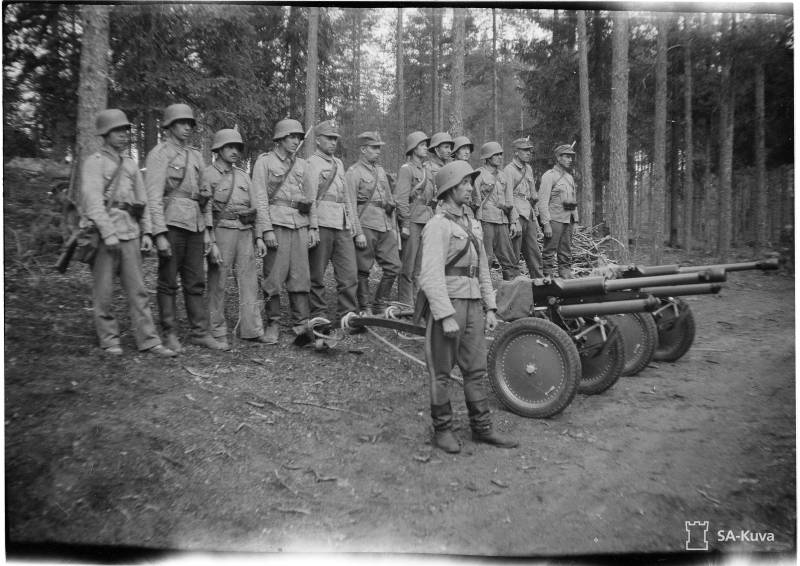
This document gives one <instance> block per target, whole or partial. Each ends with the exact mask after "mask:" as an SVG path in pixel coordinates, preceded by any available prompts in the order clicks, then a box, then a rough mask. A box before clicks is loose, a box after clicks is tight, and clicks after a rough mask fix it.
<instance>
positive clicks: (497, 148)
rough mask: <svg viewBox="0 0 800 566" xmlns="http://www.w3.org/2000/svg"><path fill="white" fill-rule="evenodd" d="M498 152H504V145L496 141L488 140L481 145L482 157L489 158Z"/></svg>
mask: <svg viewBox="0 0 800 566" xmlns="http://www.w3.org/2000/svg"><path fill="white" fill-rule="evenodd" d="M498 153H503V146H501V145H500V144H499V143H497V142H496V141H490V142H486V143H485V144H483V145H482V146H481V159H489V158H490V157H491V156H493V155H497V154H498Z"/></svg>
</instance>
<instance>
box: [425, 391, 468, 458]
mask: <svg viewBox="0 0 800 566" xmlns="http://www.w3.org/2000/svg"><path fill="white" fill-rule="evenodd" d="M431 419H432V420H433V445H434V446H436V447H437V448H441V449H442V450H444V451H445V452H449V453H450V454H457V453H458V452H460V451H461V444H460V443H459V442H458V439H457V438H456V436H455V435H454V434H453V407H452V406H451V405H450V401H448V402H447V403H442V404H441V405H431Z"/></svg>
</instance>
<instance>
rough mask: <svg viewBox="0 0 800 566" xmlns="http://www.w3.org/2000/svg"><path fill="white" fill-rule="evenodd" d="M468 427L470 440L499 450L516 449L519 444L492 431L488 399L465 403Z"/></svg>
mask: <svg viewBox="0 0 800 566" xmlns="http://www.w3.org/2000/svg"><path fill="white" fill-rule="evenodd" d="M467 412H468V414H469V426H470V428H471V429H472V440H474V441H475V442H483V443H485V444H491V445H493V446H499V447H500V448H516V447H517V446H519V442H517V441H516V440H514V439H513V438H508V437H505V436H502V435H501V434H498V433H497V432H496V431H494V430H493V429H492V417H491V415H490V414H489V401H488V399H481V400H480V401H467Z"/></svg>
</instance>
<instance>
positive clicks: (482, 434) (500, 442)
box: [472, 428, 519, 448]
mask: <svg viewBox="0 0 800 566" xmlns="http://www.w3.org/2000/svg"><path fill="white" fill-rule="evenodd" d="M472 440H474V441H475V442H480V443H483V444H491V445H492V446H497V447H498V448H516V447H517V446H519V442H518V441H517V440H515V439H513V438H511V437H509V436H504V435H502V434H499V433H498V432H496V431H494V430H492V429H491V428H489V429H488V430H473V431H472Z"/></svg>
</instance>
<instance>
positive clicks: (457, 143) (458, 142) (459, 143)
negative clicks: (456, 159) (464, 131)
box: [453, 136, 475, 153]
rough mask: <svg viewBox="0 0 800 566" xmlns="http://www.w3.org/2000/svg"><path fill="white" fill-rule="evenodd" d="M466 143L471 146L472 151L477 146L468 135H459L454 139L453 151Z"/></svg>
mask: <svg viewBox="0 0 800 566" xmlns="http://www.w3.org/2000/svg"><path fill="white" fill-rule="evenodd" d="M465 145H468V146H469V150H470V151H472V150H473V149H475V146H474V145H472V142H471V141H470V139H469V138H468V137H467V136H458V137H457V138H454V139H453V153H455V152H457V151H458V149H459V148H461V147H464V146H465Z"/></svg>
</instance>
